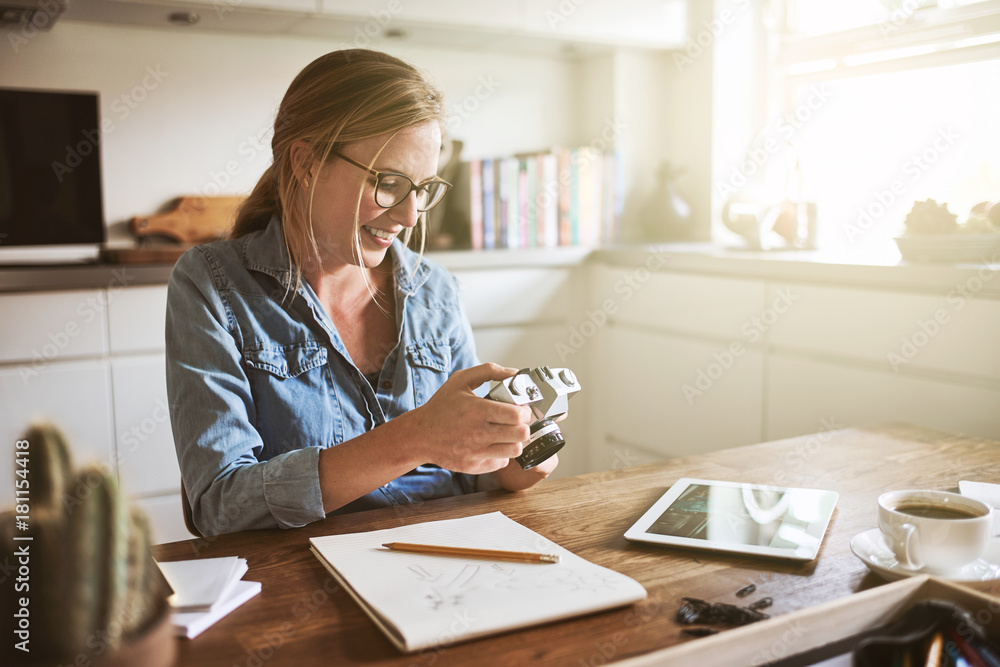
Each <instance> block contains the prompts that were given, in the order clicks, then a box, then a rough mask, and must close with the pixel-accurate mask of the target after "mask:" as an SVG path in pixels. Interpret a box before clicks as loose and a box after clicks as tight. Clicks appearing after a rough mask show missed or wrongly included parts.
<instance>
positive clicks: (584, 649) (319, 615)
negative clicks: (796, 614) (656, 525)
mask: <svg viewBox="0 0 1000 667" xmlns="http://www.w3.org/2000/svg"><path fill="white" fill-rule="evenodd" d="M679 477H699V478H704V479H721V480H733V481H746V482H755V483H763V484H774V485H779V486H804V487H813V488H824V489H831V490H834V491H838V492H839V493H840V501H839V502H838V505H837V510H836V512H835V513H834V516H833V520H832V522H831V524H830V529H829V532H828V533H827V536H826V539H825V540H824V543H823V546H822V549H821V550H820V554H819V557H818V558H817V559H816V560H814V561H812V562H811V563H807V564H793V563H790V562H782V561H774V560H767V559H760V558H748V557H739V556H730V555H721V554H713V553H710V552H703V551H694V550H681V549H672V548H664V547H657V546H653V545H648V546H647V545H639V544H632V543H629V542H627V541H626V540H625V538H624V537H622V534H623V533H624V532H625V530H626V529H627V528H628V527H629V526H630V525H631V524H632V523H633V522H634V521H635V520H636V519H637V518H638V517H639V516H640V515H641V514H642V513H643V512H644V511H645V510H646V509H647V508H648V507H649V506H650V505H651V504H652V503H653V502H654V501H655V500H656V499H657V498H659V497H660V495H662V494H663V492H664V491H665V490H666V489H667V488H668V487H669V486H670V485H671V484H673V482H674V481H675V480H676V479H678V478H679ZM965 479H967V480H974V481H990V482H997V481H1000V442H996V441H993V440H987V439H983V438H974V437H965V436H956V435H953V434H947V433H941V432H937V431H930V430H926V429H919V428H915V427H911V426H889V427H883V428H878V429H863V430H862V429H843V430H835V431H827V432H824V433H819V434H816V435H812V436H804V437H799V438H792V439H789V440H781V441H777V442H770V443H764V444H759V445H753V446H747V447H739V448H735V449H728V450H722V451H717V452H712V453H709V454H704V455H700V456H693V457H688V458H683V459H675V460H671V461H665V462H662V463H655V464H649V465H645V466H637V467H633V468H625V469H621V470H612V471H607V472H599V473H591V474H587V475H581V476H577V477H571V478H567V479H561V480H555V481H550V482H546V483H543V484H541V485H539V486H538V487H536V488H534V489H531V490H529V491H526V492H521V493H508V492H499V491H498V492H490V493H480V494H474V495H470V496H464V497H456V498H446V499H442V500H435V501H430V502H425V503H422V504H419V505H416V506H406V507H396V508H386V509H380V510H374V511H370V512H361V513H357V514H352V515H346V516H338V517H332V518H329V519H326V520H324V521H320V522H317V523H313V524H310V525H308V526H306V527H304V528H301V529H297V530H290V531H278V530H274V531H253V532H245V533H237V534H233V535H225V536H221V537H218V538H214V539H208V540H205V539H199V540H190V541H186V542H175V543H172V544H167V545H162V546H160V547H158V548H157V550H156V556H157V558H159V559H161V560H181V559H187V558H195V557H212V556H242V557H244V558H246V559H247V562H248V564H249V566H250V571H249V573H248V574H247V575H246V577H245V578H246V579H248V580H253V581H260V582H262V583H263V592H262V593H261V594H260V595H259V596H258V597H256V598H254V599H253V600H251V601H249V602H248V603H246V604H245V605H243V606H242V607H240V608H239V609H237V610H236V611H234V612H233V613H232V614H230V615H229V616H227V617H226V618H224V619H222V620H221V621H219V622H218V623H217V624H216V625H215V626H213V627H212V628H209V629H208V630H207V631H205V633H204V634H203V635H201V636H200V637H198V638H196V639H194V640H178V641H179V642H180V646H179V656H180V657H179V660H178V665H184V666H185V667H195V666H198V665H213V666H215V665H227V666H229V665H248V666H253V665H257V666H260V665H267V666H268V667H272V666H277V665H294V666H295V667H305V666H307V665H318V664H324V665H344V664H355V663H357V664H370V663H376V664H379V665H406V666H410V665H412V666H415V667H431V666H432V665H434V666H440V665H471V664H475V665H521V664H527V663H531V664H542V665H574V666H576V665H580V666H586V665H600V664H605V663H606V662H611V661H614V660H620V659H623V658H626V657H631V656H637V655H641V654H645V653H648V652H650V651H654V650H656V649H661V648H665V647H668V646H671V645H674V644H677V643H680V642H684V641H697V640H693V639H691V638H689V637H688V636H686V635H682V634H681V632H680V626H678V625H677V624H676V623H675V622H674V620H673V617H674V613H675V612H676V611H677V608H678V606H679V605H680V602H681V597H682V596H692V597H699V598H702V599H705V600H710V601H713V602H733V603H736V602H740V603H745V602H746V601H747V600H753V599H757V598H758V597H762V596H770V597H772V598H773V599H774V605H773V606H772V607H771V608H770V610H769V613H771V614H772V615H779V614H787V613H789V612H792V611H795V610H798V609H802V608H804V607H808V606H811V605H815V604H817V603H820V602H825V601H828V600H832V599H835V598H839V597H842V596H846V595H850V594H851V593H854V592H857V591H860V590H863V589H866V588H870V587H873V586H877V585H879V584H881V583H883V581H882V579H881V578H879V577H877V576H876V575H874V574H870V573H869V571H868V570H867V568H866V567H865V566H864V564H863V563H861V561H859V560H858V559H857V558H856V557H855V556H854V555H853V554H852V553H851V550H850V541H851V538H852V537H853V536H854V535H856V534H857V533H859V532H861V531H863V530H866V529H868V528H872V527H874V526H875V524H876V512H875V499H876V498H877V497H878V495H879V494H880V493H882V492H883V491H885V490H888V489H903V488H920V489H942V490H955V491H957V487H958V482H959V480H965ZM495 510H499V511H502V512H503V513H504V514H506V515H507V516H509V517H511V518H512V519H514V520H516V521H519V522H521V523H522V524H524V525H525V526H528V527H529V528H531V529H532V530H535V531H537V532H539V533H541V534H542V535H545V536H546V537H548V538H550V539H552V540H553V541H555V542H556V543H558V544H560V545H562V546H563V547H565V548H567V549H569V550H570V551H572V552H574V553H576V554H579V555H580V556H583V557H584V558H586V559H588V560H590V561H593V562H594V563H598V564H600V565H604V566H606V567H609V568H612V569H614V570H617V571H618V572H622V573H624V574H627V575H628V576H630V577H633V578H634V579H636V580H638V581H639V582H640V583H641V584H643V585H644V586H645V587H646V590H647V591H648V592H649V597H648V599H647V600H646V601H645V602H643V603H640V604H637V605H634V606H631V607H625V608H621V609H617V610H613V611H608V612H603V613H598V614H592V615H589V616H584V617H581V618H577V619H573V620H568V621H563V622H558V623H551V624H547V625H543V626H538V627H534V628H530V629H528V630H523V631H518V632H513V633H507V634H503V635H497V636H494V637H489V638H486V639H480V640H476V641H471V642H466V643H460V644H455V645H453V646H448V647H442V648H440V649H432V650H425V651H423V652H420V653H415V654H411V655H404V654H401V653H399V652H398V651H397V650H396V649H395V648H394V647H393V646H392V644H390V643H389V641H388V640H387V639H386V638H385V637H384V636H383V635H382V634H381V632H379V630H378V629H377V628H376V627H375V625H374V624H373V623H372V622H371V621H370V620H369V619H368V617H367V616H366V615H365V614H364V613H363V612H362V611H361V609H360V608H359V607H358V606H357V604H355V603H354V601H353V600H352V599H351V598H350V597H349V596H348V594H347V593H346V592H344V591H343V590H340V588H339V586H338V585H337V584H336V583H335V582H334V580H333V579H332V578H331V577H330V576H329V574H328V573H327V571H326V570H325V569H324V568H323V566H322V565H321V564H320V563H319V561H318V560H317V559H316V557H315V556H313V555H312V554H311V553H310V552H309V549H308V538H309V537H313V536H318V535H330V534H335V533H350V532H357V531H363V530H374V529H381V528H392V527H396V526H401V525H405V524H410V523H414V522H419V521H428V520H436V519H448V518H455V517H461V516H467V515H470V514H478V513H483V512H490V511H495ZM749 583H754V584H756V585H757V591H756V593H755V594H754V596H753V597H750V598H747V600H738V599H737V598H736V597H735V595H734V593H735V592H736V590H737V589H739V588H741V587H742V586H745V585H747V584H749ZM987 592H988V593H992V594H994V595H997V594H1000V587H996V588H995V589H990V590H988V591H987Z"/></svg>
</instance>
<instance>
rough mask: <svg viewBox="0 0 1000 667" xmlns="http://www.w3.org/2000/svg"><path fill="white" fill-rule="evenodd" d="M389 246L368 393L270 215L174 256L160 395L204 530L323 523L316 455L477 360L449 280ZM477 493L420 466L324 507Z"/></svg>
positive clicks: (424, 396) (467, 481)
mask: <svg viewBox="0 0 1000 667" xmlns="http://www.w3.org/2000/svg"><path fill="white" fill-rule="evenodd" d="M389 252H390V254H391V256H392V261H393V267H394V276H395V288H396V322H397V326H398V339H397V342H396V346H395V347H394V348H393V350H392V351H391V352H390V353H389V355H388V357H387V358H386V360H385V363H384V365H383V366H382V369H381V372H380V373H379V375H378V381H377V383H376V387H375V388H373V386H372V385H371V384H370V383H369V381H368V380H367V379H366V378H365V376H364V375H362V373H361V371H360V370H358V368H357V366H355V364H354V363H353V362H352V361H351V358H350V355H349V354H348V353H347V350H346V348H345V347H344V343H343V341H342V340H341V338H340V336H339V335H338V333H337V330H336V327H334V324H333V322H332V320H331V319H330V317H329V315H328V314H327V312H326V310H325V309H324V308H323V306H322V305H321V304H320V302H319V300H318V298H317V297H316V294H315V292H314V291H313V290H312V288H311V287H310V286H309V284H308V283H306V282H305V281H302V283H301V286H300V287H299V289H298V290H297V291H294V283H295V274H294V270H289V262H288V254H287V251H286V248H285V243H284V239H283V237H282V230H281V223H280V222H279V221H278V219H277V218H274V219H272V220H271V222H270V224H269V225H268V227H267V228H266V229H265V230H263V231H258V232H254V233H251V234H248V235H246V236H244V237H241V238H239V239H234V240H229V241H219V242H215V243H209V244H206V245H201V246H197V247H195V248H193V249H191V250H189V251H188V252H186V253H185V254H184V255H183V256H182V257H181V258H180V260H179V261H178V262H177V264H176V266H175V267H174V270H173V272H172V273H171V275H170V283H169V287H168V293H167V314H166V360H167V393H168V397H169V404H170V422H171V427H172V429H173V436H174V443H175V446H176V448H177V459H178V462H179V463H180V468H181V474H182V477H183V480H184V485H185V491H186V493H187V497H188V500H189V502H190V505H191V510H192V515H193V519H194V522H195V525H196V526H197V528H198V529H199V530H200V531H201V532H202V533H203V534H205V535H214V534H220V533H227V532H234V531H238V530H245V529H252V528H274V527H275V526H278V527H281V528H294V527H298V526H302V525H304V524H306V523H309V522H311V521H316V520H318V519H322V518H323V517H324V516H325V514H324V512H323V502H322V495H321V492H320V484H319V473H318V464H319V452H320V450H321V449H323V448H325V447H333V446H336V445H338V444H340V443H342V442H346V441H348V440H351V439H352V438H355V437H357V436H359V435H361V434H362V433H365V432H367V431H370V430H371V429H373V428H376V427H377V426H379V425H380V424H384V423H385V422H386V421H388V420H390V419H392V418H394V417H397V416H399V415H401V414H403V413H404V412H406V411H408V410H412V409H413V408H415V407H417V406H419V405H422V404H423V403H425V402H426V401H427V400H428V399H429V398H430V397H431V396H432V395H433V394H434V392H435V391H437V389H438V388H439V387H440V386H441V385H442V384H443V383H444V381H445V380H446V379H447V378H448V376H449V375H450V374H451V373H452V372H454V371H456V370H460V369H463V368H468V367H470V366H473V365H476V364H477V363H478V360H477V358H476V352H475V344H474V341H473V338H472V330H471V328H470V326H469V322H468V319H467V318H466V316H465V313H464V311H463V309H462V307H461V304H460V301H459V294H458V283H457V281H456V280H455V278H454V277H453V276H451V275H450V274H449V273H448V272H447V271H446V270H445V269H444V268H442V267H441V266H440V265H438V264H436V263H434V262H432V261H430V260H428V259H420V258H419V257H418V256H417V255H416V254H415V253H413V252H412V251H410V250H408V249H407V248H406V247H405V246H404V245H403V244H402V242H400V241H399V240H398V239H397V240H396V241H394V242H393V245H392V247H391V248H390V250H389ZM418 261H419V266H417V268H416V270H415V271H413V270H412V268H413V267H414V266H416V265H417V262H418ZM489 488H496V485H495V483H492V479H490V478H486V477H479V476H476V475H466V474H460V473H453V472H450V471H448V470H443V469H441V468H438V467H436V466H433V465H423V466H420V467H418V468H416V469H415V470H413V471H411V472H409V473H407V474H406V475H403V476H401V477H399V478H397V479H395V480H393V481H391V482H389V483H388V484H386V485H385V486H383V487H381V488H378V489H375V490H374V491H372V492H371V493H368V494H367V495H365V496H362V497H361V498H359V499H357V500H355V501H353V502H351V503H349V504H348V505H346V506H345V507H343V508H341V509H340V510H338V511H337V512H338V513H339V512H351V511H358V510H363V509H372V508H377V507H386V506H390V505H403V504H408V503H414V502H419V501H422V500H428V499H433V498H439V497H444V496H451V495H457V494H462V493H470V492H474V491H479V490H486V489H489Z"/></svg>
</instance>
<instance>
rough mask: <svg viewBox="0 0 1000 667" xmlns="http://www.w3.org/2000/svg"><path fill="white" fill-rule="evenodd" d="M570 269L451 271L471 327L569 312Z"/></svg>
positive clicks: (546, 318)
mask: <svg viewBox="0 0 1000 667" xmlns="http://www.w3.org/2000/svg"><path fill="white" fill-rule="evenodd" d="M570 271H571V270H570V269H566V268H524V269H517V270H511V269H484V270H481V271H453V273H454V275H455V276H456V277H457V278H458V282H459V284H460V286H461V290H462V303H463V305H464V306H465V312H466V314H467V315H468V316H469V322H471V323H472V327H473V328H474V329H475V328H479V327H490V326H503V325H509V324H538V323H544V322H558V321H563V320H565V319H566V317H567V315H568V313H569V306H570V299H571V298H572V296H571V290H570Z"/></svg>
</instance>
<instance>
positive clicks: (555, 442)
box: [486, 366, 580, 470]
mask: <svg viewBox="0 0 1000 667" xmlns="http://www.w3.org/2000/svg"><path fill="white" fill-rule="evenodd" d="M578 391H580V383H579V381H578V380H577V379H576V375H574V374H573V371H571V370H570V369H568V368H549V367H548V366H540V367H538V368H522V369H521V370H519V371H518V372H517V375H515V376H514V377H510V378H507V379H506V380H502V381H500V382H497V383H496V384H494V385H493V386H492V387H490V391H489V393H488V394H487V395H486V398H489V399H492V400H494V401H500V402H501V403H513V404H514V405H527V406H529V407H530V408H531V412H532V413H533V414H534V416H535V422H534V423H533V424H532V425H531V437H530V438H529V439H528V442H527V443H526V444H525V445H524V451H523V452H521V455H520V456H518V457H517V459H515V460H516V461H517V462H518V463H519V464H520V465H521V467H522V468H524V469H525V470H531V469H532V468H534V467H535V466H537V465H538V464H539V463H541V462H542V461H544V460H545V459H547V458H549V457H550V456H552V455H553V454H555V453H556V452H558V451H559V450H560V449H562V448H563V445H565V444H566V439H565V438H563V434H562V431H560V430H559V425H558V424H556V423H555V420H556V419H557V418H558V417H560V416H562V415H564V414H565V413H566V411H567V410H568V409H569V405H568V402H569V399H570V396H572V395H573V394H575V393H576V392H578Z"/></svg>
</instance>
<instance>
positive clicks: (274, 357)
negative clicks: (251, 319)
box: [243, 342, 326, 380]
mask: <svg viewBox="0 0 1000 667" xmlns="http://www.w3.org/2000/svg"><path fill="white" fill-rule="evenodd" d="M243 360H244V361H245V362H246V364H247V366H250V367H251V368H256V369H259V370H262V371H267V372H268V373H270V374H271V375H273V376H275V377H277V378H279V379H281V380H287V379H289V378H293V377H296V376H298V375H302V374H303V373H305V372H306V371H311V370H312V369H314V368H319V367H320V366H325V365H326V348H325V347H323V346H322V345H321V344H320V343H316V342H308V343H296V344H295V345H284V346H275V347H267V348H259V349H252V350H245V351H244V352H243Z"/></svg>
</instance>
